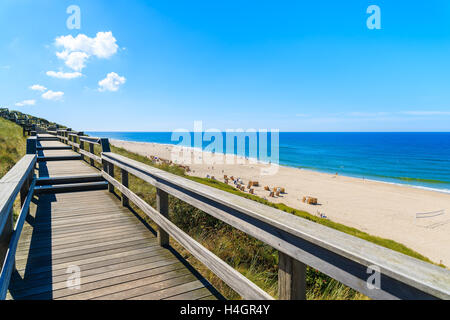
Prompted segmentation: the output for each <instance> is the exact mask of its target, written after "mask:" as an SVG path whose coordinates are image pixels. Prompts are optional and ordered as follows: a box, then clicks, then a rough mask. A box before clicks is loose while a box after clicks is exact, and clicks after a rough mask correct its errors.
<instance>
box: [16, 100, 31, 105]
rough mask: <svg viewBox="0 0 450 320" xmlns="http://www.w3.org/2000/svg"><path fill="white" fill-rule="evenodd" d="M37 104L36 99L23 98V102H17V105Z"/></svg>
mask: <svg viewBox="0 0 450 320" xmlns="http://www.w3.org/2000/svg"><path fill="white" fill-rule="evenodd" d="M35 104H36V100H23V101H22V102H17V103H16V107H23V106H34V105H35Z"/></svg>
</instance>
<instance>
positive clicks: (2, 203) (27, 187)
mask: <svg viewBox="0 0 450 320" xmlns="http://www.w3.org/2000/svg"><path fill="white" fill-rule="evenodd" d="M33 144H34V146H33ZM27 153H30V154H27V155H25V156H24V157H22V159H20V160H19V161H18V162H17V163H16V165H15V166H14V167H13V168H12V169H11V170H9V171H8V173H6V175H5V176H4V177H3V178H2V179H1V180H0V264H1V265H2V269H1V273H0V300H2V299H4V298H5V296H6V292H7V289H8V285H9V281H10V278H11V273H12V270H13V266H14V261H15V252H16V248H17V243H18V241H19V238H20V233H21V231H22V227H23V223H24V221H25V218H26V216H27V214H28V212H29V206H30V202H31V199H32V197H33V192H34V186H35V184H36V180H35V178H34V168H35V164H36V160H37V155H36V139H35V138H29V139H28V140H27ZM19 192H20V199H21V203H22V209H21V212H20V215H19V219H18V221H17V223H16V225H15V227H14V226H13V205H14V201H15V199H16V198H17V195H18V194H19ZM13 227H14V228H13Z"/></svg>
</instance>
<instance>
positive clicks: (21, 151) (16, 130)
mask: <svg viewBox="0 0 450 320" xmlns="http://www.w3.org/2000/svg"><path fill="white" fill-rule="evenodd" d="M25 151H26V138H24V137H23V136H22V127H21V126H19V125H17V124H15V123H14V122H11V121H8V120H6V119H3V118H0V178H2V177H3V176H4V175H5V174H6V173H7V172H8V171H9V170H10V169H11V168H12V167H13V166H14V164H16V162H17V161H19V159H20V158H22V157H23V156H24V155H25Z"/></svg>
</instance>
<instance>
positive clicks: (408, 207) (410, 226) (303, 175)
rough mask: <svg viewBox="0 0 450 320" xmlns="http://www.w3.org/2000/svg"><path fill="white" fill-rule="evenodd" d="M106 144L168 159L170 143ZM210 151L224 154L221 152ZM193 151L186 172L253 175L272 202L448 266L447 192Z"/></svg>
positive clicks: (219, 177)
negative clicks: (205, 157) (306, 199)
mask: <svg viewBox="0 0 450 320" xmlns="http://www.w3.org/2000/svg"><path fill="white" fill-rule="evenodd" d="M111 144H113V145H114V146H117V147H122V148H124V149H126V150H128V151H131V152H134V153H138V154H141V155H144V156H150V155H152V156H157V157H160V158H163V159H168V160H172V159H173V157H172V151H173V148H174V146H172V145H165V144H157V143H144V142H129V141H121V140H113V139H111ZM190 152H193V151H192V150H191V151H190ZM205 154H206V153H205ZM215 156H216V157H218V159H224V156H223V155H221V154H220V155H218V154H216V155H215ZM196 157H197V158H194V157H193V156H192V158H191V160H190V162H191V163H186V161H185V163H184V164H186V165H188V166H189V167H190V169H191V172H189V173H188V174H190V175H193V176H199V177H206V175H207V174H208V175H210V176H214V177H215V178H216V179H217V180H219V181H221V182H223V181H224V179H223V176H224V174H226V175H228V177H230V176H234V177H239V178H241V179H242V180H243V181H244V184H245V185H247V183H248V181H250V180H251V181H255V180H256V181H258V182H259V187H255V188H254V192H255V194H256V195H258V196H261V197H265V198H267V199H268V200H269V201H271V202H275V203H284V204H286V205H288V206H290V207H293V208H297V209H300V210H304V211H306V212H309V213H311V214H316V215H317V214H318V213H322V214H325V215H326V216H327V218H328V219H330V220H332V221H335V222H339V223H342V224H344V225H347V226H350V227H354V228H357V229H359V230H361V231H365V232H367V233H369V234H371V235H374V236H379V237H383V238H387V239H392V240H395V241H397V242H399V243H402V244H404V245H406V246H408V247H409V248H411V249H413V250H415V251H417V252H419V253H421V254H422V255H424V256H426V257H428V258H429V259H430V260H432V261H433V262H436V263H443V264H445V265H446V266H447V267H448V266H450V194H446V193H441V192H437V191H431V190H424V189H420V188H415V187H410V186H405V185H396V184H389V183H384V182H378V181H372V180H367V179H358V178H351V177H345V176H339V175H333V174H327V173H321V172H315V171H310V170H302V169H297V168H290V167H284V166H279V167H278V171H277V173H276V174H273V175H262V174H261V173H262V172H263V170H264V169H267V168H273V167H269V165H267V164H262V163H252V162H254V161H252V162H251V161H249V160H246V159H244V158H242V157H239V160H240V161H241V162H244V163H242V164H241V163H239V164H236V163H235V164H218V163H215V164H205V163H204V161H203V162H202V163H192V162H194V160H198V154H197V155H196ZM187 162H189V161H187ZM199 162H200V161H199ZM224 162H225V160H223V161H222V163H224ZM177 163H181V160H178V162H177ZM206 163H210V162H206ZM230 182H231V181H230ZM266 185H267V186H269V187H270V188H273V187H284V188H285V189H286V194H281V195H280V197H275V198H273V197H270V198H269V192H268V191H265V190H264V186H266ZM246 190H247V189H246ZM303 196H312V197H315V198H317V199H318V205H308V204H305V203H303V202H302V201H301V200H302V198H303ZM438 210H445V211H444V212H445V213H444V214H443V215H439V216H436V217H432V218H423V219H416V213H420V212H431V211H438Z"/></svg>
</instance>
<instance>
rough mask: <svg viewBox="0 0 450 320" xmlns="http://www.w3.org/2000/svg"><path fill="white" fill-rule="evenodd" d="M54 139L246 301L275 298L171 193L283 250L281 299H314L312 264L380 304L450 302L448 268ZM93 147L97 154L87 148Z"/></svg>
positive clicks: (81, 142) (86, 140)
mask: <svg viewBox="0 0 450 320" xmlns="http://www.w3.org/2000/svg"><path fill="white" fill-rule="evenodd" d="M54 134H55V135H56V136H57V137H58V138H59V139H60V140H61V141H63V142H64V143H66V144H68V145H71V146H72V148H73V149H74V150H76V151H78V152H79V153H80V154H81V155H82V156H83V157H86V158H87V159H86V160H87V161H88V162H89V163H90V164H91V165H94V164H95V163H101V165H102V175H103V177H104V178H105V179H106V180H107V181H108V183H109V190H110V191H111V192H113V191H114V189H115V188H116V189H117V190H118V191H120V193H121V194H122V204H123V205H124V206H128V205H129V203H130V202H132V203H134V204H135V205H136V206H137V207H138V208H140V209H141V210H142V212H144V213H145V214H146V215H147V216H148V217H149V218H150V219H152V220H153V221H154V222H155V223H156V224H157V225H158V242H159V244H160V245H161V246H166V245H168V244H169V237H172V238H173V239H174V240H175V241H177V242H178V243H179V244H180V245H182V246H183V247H184V248H185V249H186V250H187V251H189V252H190V253H191V254H192V255H193V256H194V257H196V258H197V259H198V260H199V261H200V262H202V263H203V264H204V265H205V266H207V267H208V268H209V269H210V270H211V271H212V272H213V273H214V274H216V275H217V276H218V277H219V278H221V279H222V280H223V281H224V282H225V283H226V284H228V285H229V286H230V287H231V288H232V289H234V290H235V291H236V292H237V293H238V294H240V295H241V296H242V297H243V298H245V299H272V297H271V296H270V295H268V294H267V293H266V292H265V291H263V290H262V289H260V288H259V287H258V286H256V285H255V284H254V283H252V282H251V281H250V280H248V279H247V278H245V277H244V276H243V275H242V274H240V273H239V272H238V271H236V270H235V269H233V268H232V267H231V266H229V265H228V264H226V263H225V262H224V261H222V260H221V259H220V258H219V257H217V256H216V255H214V254H213V253H212V252H210V251H209V250H208V249H206V248H205V247H204V246H202V245H201V244H200V243H198V242H197V241H195V240H194V239H193V238H191V237H190V236H189V235H188V234H186V233H185V232H184V231H182V230H181V229H180V228H178V227H177V226H176V225H175V224H174V223H173V222H171V221H170V219H169V217H168V208H169V197H168V195H171V196H173V197H175V198H178V199H180V200H182V201H184V202H186V203H188V204H190V205H192V206H194V207H196V208H198V209H200V210H202V211H203V212H205V213H207V214H209V215H211V216H213V217H215V218H217V219H219V220H221V221H223V222H225V223H227V224H229V225H230V226H232V227H234V228H236V229H238V230H241V231H242V232H245V233H246V234H248V235H250V236H252V237H254V238H256V239H258V240H260V241H262V242H264V243H266V244H267V245H269V246H271V247H273V248H274V249H276V250H277V251H278V254H279V272H278V291H279V298H280V299H305V298H306V267H307V266H310V267H312V268H315V269H317V270H319V271H321V272H323V273H324V274H327V275H328V276H330V277H332V278H334V279H336V280H337V281H339V282H341V283H343V284H345V285H347V286H349V287H351V288H353V289H355V290H357V291H359V292H361V293H363V294H365V295H367V296H368V297H370V298H373V299H450V271H449V270H447V269H444V268H441V267H438V266H435V265H432V264H430V263H426V262H424V261H420V260H418V259H415V258H412V257H409V256H406V255H404V254H401V253H398V252H395V251H392V250H390V249H387V248H384V247H381V246H378V245H375V244H373V243H370V242H368V241H365V240H362V239H359V238H356V237H354V236H351V235H348V234H345V233H342V232H340V231H337V230H334V229H331V228H328V227H326V226H323V225H320V224H317V223H314V222H311V221H308V220H306V219H303V218H300V217H297V216H294V215H292V214H289V213H286V212H283V211H280V210H277V209H274V208H272V207H268V206H266V205H263V204H260V203H257V202H255V201H252V200H248V199H245V198H243V197H240V196H237V195H234V194H231V193H228V192H225V191H222V190H218V189H216V188H212V187H209V186H206V185H203V184H200V183H197V182H194V181H191V180H189V179H186V178H183V177H180V176H177V175H174V174H171V173H168V172H166V171H163V170H160V169H157V168H155V167H152V166H148V165H145V164H143V163H141V162H138V161H135V160H132V159H129V158H127V157H124V156H121V155H118V154H115V153H113V152H111V151H110V147H109V142H108V139H100V138H91V137H84V136H82V134H81V133H77V132H73V131H69V130H58V131H57V132H56V133H54ZM86 144H88V145H89V151H86V150H84V149H85V146H86ZM95 145H100V146H101V149H102V152H101V153H100V155H99V156H98V155H95V154H94V146H95ZM34 161H35V160H34ZM115 167H117V168H118V169H120V172H121V179H120V182H119V180H117V179H116V178H115V175H114V168H115ZM21 172H22V173H23V170H21ZM24 174H25V173H24ZM129 174H131V175H133V176H135V177H137V178H139V179H141V180H142V181H145V182H146V183H149V184H150V185H152V186H154V187H155V188H156V190H157V193H156V194H157V208H156V209H154V208H153V207H151V206H150V205H149V204H148V203H147V202H145V201H144V200H142V199H141V198H139V197H138V196H137V195H136V194H135V193H134V192H133V191H131V190H130V188H129V185H128V180H129ZM2 181H3V179H2ZM30 192H31V193H32V189H31V191H30ZM30 192H29V193H27V194H30ZM3 193H4V192H3V191H2V193H1V194H3ZM8 194H10V195H13V192H8ZM25 205H26V201H25ZM25 205H24V208H25V209H26V206H25ZM3 207H5V206H3ZM3 207H2V208H3ZM3 210H4V209H2V215H1V217H3ZM19 221H20V218H19ZM2 277H3V273H2ZM372 279H375V281H374V282H372V281H371V280H372Z"/></svg>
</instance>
